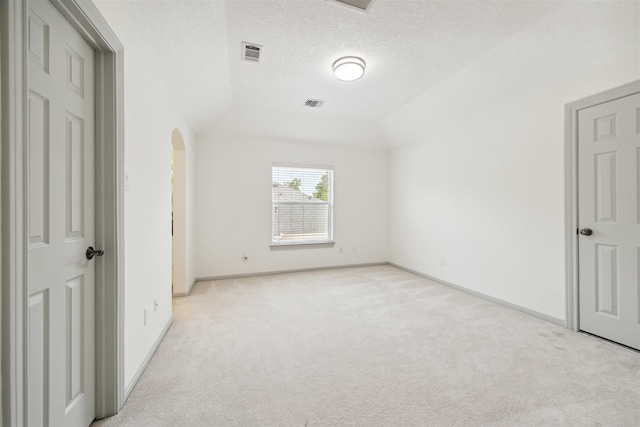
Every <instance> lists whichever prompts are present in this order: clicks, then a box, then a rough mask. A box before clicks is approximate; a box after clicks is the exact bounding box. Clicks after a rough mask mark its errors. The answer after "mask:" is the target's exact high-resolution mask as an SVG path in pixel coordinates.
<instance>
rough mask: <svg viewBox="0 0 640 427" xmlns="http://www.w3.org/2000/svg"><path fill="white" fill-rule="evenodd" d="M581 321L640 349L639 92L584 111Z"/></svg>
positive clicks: (580, 128) (580, 123)
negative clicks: (639, 282) (639, 281)
mask: <svg viewBox="0 0 640 427" xmlns="http://www.w3.org/2000/svg"><path fill="white" fill-rule="evenodd" d="M578 162H579V163H578V171H579V172H578V182H579V189H578V191H579V202H578V216H579V218H578V223H579V226H580V230H579V237H578V239H579V247H578V250H579V281H580V282H579V295H580V306H579V310H580V329H581V330H584V331H586V332H590V333H592V334H595V335H598V336H601V337H603V338H607V339H609V340H612V341H616V342H618V343H620V344H624V345H626V346H629V347H633V348H636V349H640V292H639V284H638V280H639V279H640V277H639V268H640V262H639V259H640V249H639V246H640V245H639V244H640V227H639V224H640V167H639V164H640V94H636V95H631V96H627V97H624V98H620V99H617V100H615V101H610V102H607V103H604V104H600V105H596V106H594V107H591V108H586V109H584V110H580V112H579V113H578Z"/></svg>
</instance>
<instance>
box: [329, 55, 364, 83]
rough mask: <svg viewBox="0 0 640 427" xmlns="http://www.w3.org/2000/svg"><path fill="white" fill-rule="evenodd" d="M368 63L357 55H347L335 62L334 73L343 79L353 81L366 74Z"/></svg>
mask: <svg viewBox="0 0 640 427" xmlns="http://www.w3.org/2000/svg"><path fill="white" fill-rule="evenodd" d="M365 67H366V64H365V62H364V60H363V59H362V58H358V57H357V56H345V57H343V58H340V59H338V60H337V61H336V62H334V63H333V73H334V74H335V75H336V77H337V78H339V79H340V80H342V81H345V82H352V81H354V80H358V79H359V78H360V77H362V76H363V75H364V69H365Z"/></svg>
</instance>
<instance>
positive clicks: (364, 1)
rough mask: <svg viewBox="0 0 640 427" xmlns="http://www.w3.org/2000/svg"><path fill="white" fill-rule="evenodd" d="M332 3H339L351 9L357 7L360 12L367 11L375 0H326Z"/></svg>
mask: <svg viewBox="0 0 640 427" xmlns="http://www.w3.org/2000/svg"><path fill="white" fill-rule="evenodd" d="M327 1H330V2H332V3H340V4H342V5H345V6H348V7H349V8H351V9H357V10H360V11H362V12H368V11H369V9H371V5H372V4H373V2H374V1H375V0H327Z"/></svg>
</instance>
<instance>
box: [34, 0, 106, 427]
mask: <svg viewBox="0 0 640 427" xmlns="http://www.w3.org/2000/svg"><path fill="white" fill-rule="evenodd" d="M27 37H28V39H27V41H28V51H29V53H28V55H29V58H28V64H27V68H28V88H29V91H28V94H27V97H28V102H27V114H28V138H27V140H28V146H27V150H28V153H27V159H28V160H27V181H28V184H27V185H28V192H27V201H26V202H27V212H28V239H29V240H28V242H27V244H28V254H27V265H28V272H27V278H28V279H27V291H28V296H27V297H28V303H27V304H28V307H27V334H28V336H27V341H26V342H27V349H26V350H27V351H26V354H27V356H26V357H27V360H26V363H27V367H28V370H27V394H28V412H27V416H28V420H27V424H28V425H30V426H38V425H51V426H70V427H71V426H83V427H84V426H87V425H89V424H90V423H91V421H92V420H93V419H94V415H95V337H94V335H95V314H94V304H95V299H94V293H95V289H94V286H95V267H94V266H95V262H96V260H95V259H93V260H91V261H90V260H88V259H87V258H86V256H85V251H86V249H87V247H88V246H94V115H95V114H94V109H95V106H94V96H95V94H94V52H93V49H92V48H91V47H90V46H89V44H87V42H86V41H85V40H84V39H83V38H82V37H81V36H80V35H79V34H78V33H77V32H76V31H75V30H74V29H73V28H72V27H71V25H70V24H69V23H68V22H67V21H66V20H65V19H64V17H63V16H62V15H61V14H60V13H59V12H58V11H57V10H56V9H55V8H54V7H53V6H52V5H51V4H50V3H49V2H48V1H46V0H33V1H30V2H29V14H28V28H27Z"/></svg>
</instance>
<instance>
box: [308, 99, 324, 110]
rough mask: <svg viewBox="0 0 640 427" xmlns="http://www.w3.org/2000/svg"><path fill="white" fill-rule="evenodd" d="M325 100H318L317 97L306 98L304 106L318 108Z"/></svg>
mask: <svg viewBox="0 0 640 427" xmlns="http://www.w3.org/2000/svg"><path fill="white" fill-rule="evenodd" d="M324 102H325V101H320V100H319V99H307V100H306V101H305V103H304V105H305V107H310V108H320V107H322V104H324Z"/></svg>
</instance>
